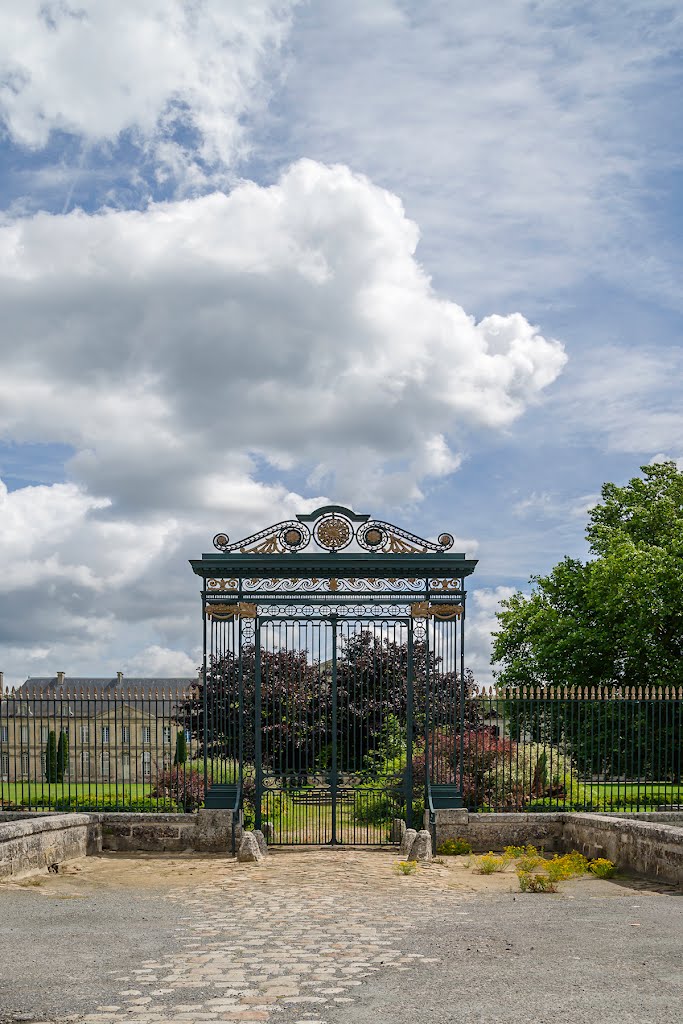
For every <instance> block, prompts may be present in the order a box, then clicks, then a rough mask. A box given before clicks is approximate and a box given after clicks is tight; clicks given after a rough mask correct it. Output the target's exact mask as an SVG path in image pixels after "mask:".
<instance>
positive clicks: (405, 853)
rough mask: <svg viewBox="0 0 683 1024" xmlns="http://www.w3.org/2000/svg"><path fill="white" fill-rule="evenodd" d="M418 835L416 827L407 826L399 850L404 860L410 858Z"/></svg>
mask: <svg viewBox="0 0 683 1024" xmlns="http://www.w3.org/2000/svg"><path fill="white" fill-rule="evenodd" d="M416 836H417V832H416V831H415V829H414V828H407V829H406V830H405V832H404V833H403V839H402V840H401V846H400V848H399V851H398V852H399V854H400V855H401V857H403V859H404V860H410V852H411V850H412V848H413V843H414V842H415V838H416Z"/></svg>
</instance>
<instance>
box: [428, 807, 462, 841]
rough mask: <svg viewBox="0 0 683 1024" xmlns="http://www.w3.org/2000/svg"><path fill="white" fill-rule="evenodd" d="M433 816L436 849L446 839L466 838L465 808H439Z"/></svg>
mask: <svg viewBox="0 0 683 1024" xmlns="http://www.w3.org/2000/svg"><path fill="white" fill-rule="evenodd" d="M435 814H436V846H437V849H438V848H439V846H441V844H442V843H444V842H445V841H446V840H447V839H458V838H460V837H461V836H462V837H463V838H467V823H468V821H469V812H468V810H467V808H466V807H440V808H439V809H438V810H437V811H436V812H435Z"/></svg>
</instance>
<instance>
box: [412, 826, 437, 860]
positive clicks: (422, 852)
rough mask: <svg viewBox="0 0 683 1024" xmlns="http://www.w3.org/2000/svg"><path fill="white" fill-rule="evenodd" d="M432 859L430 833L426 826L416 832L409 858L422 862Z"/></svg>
mask: <svg viewBox="0 0 683 1024" xmlns="http://www.w3.org/2000/svg"><path fill="white" fill-rule="evenodd" d="M431 859H432V834H431V832H429V831H428V830H427V829H426V828H423V829H422V831H421V832H418V833H417V835H416V836H415V841H414V842H413V848H412V850H411V851H410V860H416V861H419V862H420V863H422V864H425V863H427V862H428V861H430V860H431Z"/></svg>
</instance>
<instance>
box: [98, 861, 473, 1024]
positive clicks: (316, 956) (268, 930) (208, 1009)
mask: <svg viewBox="0 0 683 1024" xmlns="http://www.w3.org/2000/svg"><path fill="white" fill-rule="evenodd" d="M396 860H397V858H396V857H395V856H392V854H391V853H372V852H366V851H363V852H357V851H344V852H341V851H322V852H304V853H294V852H289V851H287V852H280V853H276V854H275V855H273V856H270V857H269V858H268V860H267V861H266V862H265V863H263V864H259V865H240V864H236V863H229V862H227V863H226V862H222V863H221V866H220V868H219V869H218V870H217V873H216V877H215V878H213V879H212V880H211V882H210V883H202V884H195V885H191V886H183V887H182V888H177V889H173V890H171V891H169V892H168V893H167V894H166V898H168V899H172V900H176V901H180V902H181V904H182V907H183V909H184V910H186V913H187V918H186V922H185V924H184V925H183V926H182V927H181V928H179V930H178V948H177V950H176V951H169V955H168V956H166V957H164V958H163V959H157V960H154V961H146V960H142V961H141V962H140V964H139V967H137V968H135V969H133V970H132V971H130V972H129V973H127V974H117V973H116V972H113V976H112V981H113V982H114V985H115V987H116V988H117V989H118V995H117V996H116V997H115V1001H114V1002H113V1003H111V1004H107V1005H102V1006H98V1007H97V1008H96V1011H95V1012H93V1013H90V1014H88V1015H87V1016H86V1017H85V1021H86V1022H87V1024H123V1022H124V1021H125V1022H126V1024H212V1022H224V1021H279V1022H281V1024H287V1022H292V1024H294V1022H305V1024H327V1016H326V1014H327V1013H328V1012H330V1010H332V1009H333V1008H334V1007H335V1006H339V1005H340V1004H349V1003H352V1002H353V1001H354V999H356V998H357V996H358V991H359V988H360V986H361V985H362V983H363V979H364V978H368V977H369V976H371V975H372V974H375V973H377V972H381V971H391V972H395V973H396V974H397V975H398V974H399V973H400V972H403V973H404V978H402V979H401V980H402V981H403V982H404V983H405V984H409V972H410V971H411V968H412V967H413V965H415V961H420V960H422V961H424V962H430V961H431V962H435V961H434V958H429V957H424V956H421V955H420V954H417V953H410V954H408V953H405V952H404V951H403V950H402V942H401V938H402V935H404V934H405V931H406V929H409V928H410V927H411V921H418V920H419V921H421V922H422V923H423V922H424V920H425V919H427V918H428V917H431V918H432V919H435V918H436V919H438V918H441V917H443V916H444V914H447V913H449V911H450V913H452V912H453V905H454V904H455V903H461V902H462V901H463V900H465V899H467V893H466V892H463V890H462V888H460V887H456V886H454V883H453V881H452V874H451V872H449V870H448V868H446V867H443V866H441V865H438V864H433V865H429V866H426V867H424V868H423V869H422V870H421V871H420V872H419V873H418V874H417V875H414V876H407V877H405V876H400V875H397V874H396V873H395V871H394V865H395V863H396ZM157 898H158V896H157ZM397 982H398V977H397ZM113 987H114V986H113Z"/></svg>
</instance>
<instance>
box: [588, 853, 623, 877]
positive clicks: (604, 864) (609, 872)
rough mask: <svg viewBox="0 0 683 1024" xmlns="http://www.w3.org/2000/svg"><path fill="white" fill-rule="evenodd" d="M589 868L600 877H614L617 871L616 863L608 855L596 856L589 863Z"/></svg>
mask: <svg viewBox="0 0 683 1024" xmlns="http://www.w3.org/2000/svg"><path fill="white" fill-rule="evenodd" d="M588 870H589V871H591V872H592V873H593V874H594V875H596V876H597V877H598V878H614V876H615V874H616V873H617V867H616V864H614V863H613V862H612V861H611V860H607V858H606V857H596V858H595V860H592V861H591V862H590V864H589V865H588Z"/></svg>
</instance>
